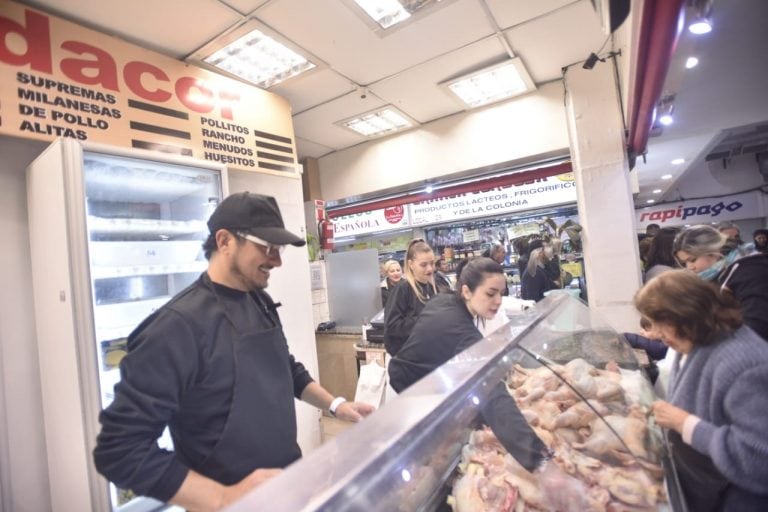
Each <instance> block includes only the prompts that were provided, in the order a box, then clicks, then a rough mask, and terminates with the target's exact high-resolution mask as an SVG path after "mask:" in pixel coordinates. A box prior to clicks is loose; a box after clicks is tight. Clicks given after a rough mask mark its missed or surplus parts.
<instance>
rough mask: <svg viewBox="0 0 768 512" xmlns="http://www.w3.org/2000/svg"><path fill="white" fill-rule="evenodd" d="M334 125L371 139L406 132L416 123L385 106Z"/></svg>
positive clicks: (391, 107)
mask: <svg viewBox="0 0 768 512" xmlns="http://www.w3.org/2000/svg"><path fill="white" fill-rule="evenodd" d="M336 124H337V125H339V126H341V127H343V128H346V129H348V130H352V131H353V132H355V133H358V134H360V135H362V136H364V137H369V138H373V137H381V136H382V135H388V134H390V133H394V132H399V131H402V130H406V129H408V128H411V127H413V126H415V125H416V122H415V121H413V120H411V119H410V118H409V117H408V116H406V115H405V114H403V113H402V112H400V111H399V110H397V109H396V108H395V107H393V106H391V105H387V106H385V107H382V108H380V109H377V110H374V111H372V112H366V113H364V114H361V115H359V116H355V117H352V118H349V119H344V120H341V121H338V122H336Z"/></svg>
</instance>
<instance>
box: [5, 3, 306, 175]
mask: <svg viewBox="0 0 768 512" xmlns="http://www.w3.org/2000/svg"><path fill="white" fill-rule="evenodd" d="M0 134H6V135H12V136H16V137H23V138H30V139H40V140H53V139H54V138H56V137H71V138H74V139H78V140H89V141H93V142H100V143H105V144H112V145H116V146H123V147H135V148H143V149H150V150H156V151H162V152H168V153H178V154H182V155H188V156H194V157H197V158H201V159H205V160H209V161H213V162H220V163H223V164H226V165H228V166H230V167H234V168H238V169H244V170H251V171H253V170H270V171H286V172H291V173H294V172H296V165H297V164H296V152H295V144H294V140H293V125H292V122H291V113H290V106H289V104H288V103H287V102H286V101H285V100H284V99H282V98H280V97H279V96H276V95H274V94H272V93H269V92H267V91H264V90H261V89H258V88H256V87H252V86H248V85H246V84H243V83H241V82H239V81H236V80H232V79H230V78H226V77H224V76H221V75H217V74H215V73H212V72H209V71H207V70H204V69H201V68H196V67H194V66H190V65H187V64H185V63H183V62H180V61H177V60H174V59H172V58H169V57H165V56H163V55H160V54H158V53H154V52H151V51H148V50H145V49H143V48H140V47H138V46H134V45H132V44H129V43H126V42H124V41H121V40H119V39H115V38H113V37H111V36H108V35H106V34H102V33H99V32H96V31H93V30H90V29H87V28H84V27H81V26H79V25H76V24H74V23H71V22H68V21H65V20H62V19H60V18H57V17H54V16H49V15H47V14H45V13H43V12H41V11H38V10H35V9H31V8H29V7H26V6H23V5H20V4H17V3H14V2H11V1H8V0H3V1H2V2H0Z"/></svg>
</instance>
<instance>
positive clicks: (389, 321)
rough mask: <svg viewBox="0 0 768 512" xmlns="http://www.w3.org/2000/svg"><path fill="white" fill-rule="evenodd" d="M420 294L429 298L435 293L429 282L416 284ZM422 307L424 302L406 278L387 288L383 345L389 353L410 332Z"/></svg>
mask: <svg viewBox="0 0 768 512" xmlns="http://www.w3.org/2000/svg"><path fill="white" fill-rule="evenodd" d="M416 286H418V287H419V288H420V289H421V292H422V294H423V295H424V296H425V297H427V299H430V298H432V297H434V296H435V295H436V294H437V290H435V288H434V287H433V286H432V285H431V284H421V283H418V282H417V284H416ZM422 309H424V303H423V302H421V301H420V300H419V298H418V297H417V296H416V292H415V291H413V288H411V285H410V284H409V283H408V280H407V279H401V280H400V281H398V282H397V283H396V284H395V286H393V287H392V288H391V289H390V290H389V297H388V298H387V305H386V306H385V307H384V346H385V347H386V349H387V352H388V353H389V355H392V356H393V355H395V354H397V351H398V350H400V347H402V346H403V344H404V343H405V340H407V339H408V336H409V335H410V334H411V330H412V329H413V326H414V325H415V324H416V318H417V317H418V316H419V313H421V310H422Z"/></svg>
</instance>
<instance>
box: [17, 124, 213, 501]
mask: <svg viewBox="0 0 768 512" xmlns="http://www.w3.org/2000/svg"><path fill="white" fill-rule="evenodd" d="M226 194H227V173H226V169H225V168H224V167H223V166H221V165H214V164H211V163H208V162H204V161H200V160H194V159H191V158H186V157H181V156H175V155H165V154H161V153H155V152H149V151H141V150H126V149H120V148H113V147H107V146H101V145H95V144H85V143H80V142H78V141H76V140H74V139H60V140H57V141H56V142H54V143H53V144H51V146H49V147H48V148H47V149H46V150H45V151H44V152H43V153H42V154H41V155H40V156H39V157H38V158H37V159H36V160H35V161H34V162H32V163H31V164H30V165H29V167H28V168H27V198H28V205H27V206H28V212H29V230H30V233H29V235H30V246H31V247H30V248H31V254H32V273H33V289H34V290H33V291H34V298H35V317H36V326H37V343H38V352H39V360H40V373H41V380H42V395H43V396H42V400H43V412H44V421H45V438H46V450H47V456H48V468H49V479H50V492H51V500H52V504H53V509H54V510H60V511H72V510H82V511H86V510H88V511H102V510H103V511H110V510H115V511H121V512H133V511H144V510H156V509H159V508H162V507H163V506H164V505H163V504H161V503H159V502H157V501H154V500H151V499H149V498H141V497H135V496H132V495H131V493H130V492H128V491H124V490H121V489H117V488H116V487H115V486H114V485H112V484H110V483H108V482H107V481H106V480H105V479H104V478H103V477H101V476H100V475H99V474H98V473H96V470H95V468H94V465H93V462H92V451H93V448H94V445H95V440H96V435H97V433H98V430H99V424H98V414H99V411H100V410H101V409H102V408H103V407H106V406H107V405H108V404H109V403H110V402H111V400H112V399H113V395H112V393H113V387H114V385H115V383H116V382H117V381H118V380H119V378H120V374H119V369H118V365H119V362H120V359H121V358H122V356H123V355H125V351H126V338H127V336H128V334H129V333H130V332H131V331H132V330H133V329H134V328H135V327H136V326H137V325H138V324H139V323H140V322H141V321H142V320H143V319H144V318H145V317H146V316H148V315H149V314H150V313H151V312H152V311H154V310H155V309H157V308H159V307H160V306H162V305H163V304H164V303H165V302H166V301H168V300H169V299H170V298H171V297H173V296H174V295H175V294H176V293H178V292H179V291H181V290H182V289H184V288H185V287H186V286H188V285H189V284H191V283H192V282H193V281H194V280H195V279H197V278H198V276H199V275H200V273H201V272H203V271H204V270H205V268H206V266H207V262H206V260H205V258H204V256H203V253H202V248H201V246H202V243H203V241H204V240H205V237H206V236H207V233H208V229H207V226H206V220H207V219H208V217H209V216H210V214H211V212H212V211H213V209H215V208H216V206H217V205H218V203H219V202H220V201H221V199H222V198H223V197H225V196H226ZM159 442H160V443H161V444H163V445H166V446H169V447H170V438H169V436H168V435H167V432H166V434H164V435H163V437H162V438H161V439H159Z"/></svg>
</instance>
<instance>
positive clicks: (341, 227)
mask: <svg viewBox="0 0 768 512" xmlns="http://www.w3.org/2000/svg"><path fill="white" fill-rule="evenodd" d="M333 225H334V238H335V239H339V238H344V237H347V236H355V235H363V234H366V233H375V232H376V231H389V230H391V229H398V228H405V227H408V226H409V225H410V224H409V222H408V208H406V207H405V206H403V205H399V206H391V207H389V208H383V209H379V210H372V211H370V212H363V213H355V214H353V215H344V216H341V217H334V218H333Z"/></svg>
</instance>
